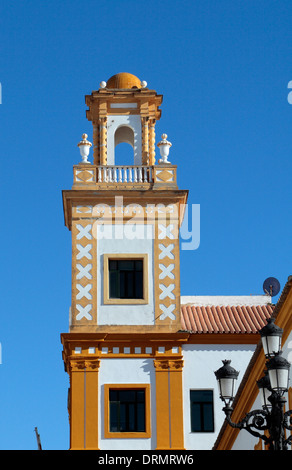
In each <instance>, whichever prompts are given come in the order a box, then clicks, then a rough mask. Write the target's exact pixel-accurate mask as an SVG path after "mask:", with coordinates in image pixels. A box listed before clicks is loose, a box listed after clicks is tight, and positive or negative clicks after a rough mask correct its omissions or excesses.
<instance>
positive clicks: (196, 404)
mask: <svg viewBox="0 0 292 470" xmlns="http://www.w3.org/2000/svg"><path fill="white" fill-rule="evenodd" d="M190 401H191V432H214V407H213V390H191V391H190Z"/></svg>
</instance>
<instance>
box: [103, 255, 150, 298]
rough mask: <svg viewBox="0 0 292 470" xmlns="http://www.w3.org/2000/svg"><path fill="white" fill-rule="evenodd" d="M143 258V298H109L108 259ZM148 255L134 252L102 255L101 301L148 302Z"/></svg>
mask: <svg viewBox="0 0 292 470" xmlns="http://www.w3.org/2000/svg"><path fill="white" fill-rule="evenodd" d="M116 259H119V260H121V259H122V260H128V259H135V260H143V299H111V298H110V297H109V271H108V261H109V260H116ZM148 302H149V300H148V255H147V254H145V253H143V254H134V253H111V254H104V255H103V303H104V304H106V305H129V304H131V305H133V304H135V305H136V304H140V305H141V304H148Z"/></svg>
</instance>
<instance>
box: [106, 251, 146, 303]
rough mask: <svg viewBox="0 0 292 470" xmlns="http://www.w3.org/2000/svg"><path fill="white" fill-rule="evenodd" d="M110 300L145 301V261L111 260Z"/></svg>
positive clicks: (109, 267)
mask: <svg viewBox="0 0 292 470" xmlns="http://www.w3.org/2000/svg"><path fill="white" fill-rule="evenodd" d="M108 263H109V266H108V269H109V297H110V299H143V260H141V259H131V260H127V259H121V260H118V259H109V261H108Z"/></svg>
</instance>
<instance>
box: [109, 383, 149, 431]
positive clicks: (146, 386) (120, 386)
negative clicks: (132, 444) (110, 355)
mask: <svg viewBox="0 0 292 470" xmlns="http://www.w3.org/2000/svg"><path fill="white" fill-rule="evenodd" d="M113 388H114V389H118V390H129V389H130V390H133V389H135V390H137V389H140V390H141V389H143V390H145V429H146V430H145V432H110V430H109V417H110V416H109V415H110V413H109V391H110V390H112V389H113ZM104 437H105V438H106V439H115V438H118V439H123V438H124V439H131V438H136V439H137V438H139V439H143V438H149V437H151V424H150V384H105V385H104Z"/></svg>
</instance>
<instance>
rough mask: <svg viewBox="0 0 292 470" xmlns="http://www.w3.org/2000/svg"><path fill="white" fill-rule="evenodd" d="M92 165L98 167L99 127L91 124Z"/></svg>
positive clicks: (94, 123) (97, 124) (96, 124)
mask: <svg viewBox="0 0 292 470" xmlns="http://www.w3.org/2000/svg"><path fill="white" fill-rule="evenodd" d="M92 138H93V163H94V165H100V127H99V123H98V122H96V121H94V122H93V134H92Z"/></svg>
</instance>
